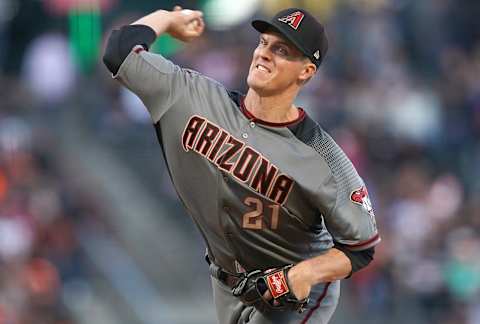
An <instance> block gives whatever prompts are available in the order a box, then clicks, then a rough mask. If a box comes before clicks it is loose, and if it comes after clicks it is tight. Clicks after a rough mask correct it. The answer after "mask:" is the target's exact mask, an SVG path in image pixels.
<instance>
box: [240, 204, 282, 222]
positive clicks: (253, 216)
mask: <svg viewBox="0 0 480 324" xmlns="http://www.w3.org/2000/svg"><path fill="white" fill-rule="evenodd" d="M243 203H244V204H245V205H247V206H248V207H252V208H253V210H251V211H249V212H246V213H245V214H243V220H242V227H243V228H247V229H253V230H260V229H262V228H264V227H265V226H267V224H266V222H265V217H270V228H271V229H272V230H275V229H277V228H278V215H279V212H280V205H277V204H275V203H272V204H267V205H265V204H264V203H263V201H262V200H260V199H258V198H256V197H252V196H249V197H246V198H245V200H244V201H243Z"/></svg>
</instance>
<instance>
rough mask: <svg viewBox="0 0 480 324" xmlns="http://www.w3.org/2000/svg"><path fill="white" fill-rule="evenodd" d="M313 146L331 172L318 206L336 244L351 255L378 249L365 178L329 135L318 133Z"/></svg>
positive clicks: (375, 228) (317, 197) (317, 196)
mask: <svg viewBox="0 0 480 324" xmlns="http://www.w3.org/2000/svg"><path fill="white" fill-rule="evenodd" d="M314 145H316V148H317V150H318V151H319V152H320V153H321V155H322V156H323V157H324V159H325V161H326V163H327V164H328V167H329V169H330V172H331V174H330V177H329V180H328V181H326V182H325V183H323V184H322V185H321V186H319V189H318V192H317V195H316V199H317V201H316V203H317V206H318V208H319V210H320V211H321V213H322V215H323V218H324V222H325V226H326V227H327V230H328V231H329V233H330V234H331V235H332V237H333V240H334V241H335V242H337V243H339V244H341V245H342V246H344V247H345V248H347V249H349V250H352V251H360V250H366V249H369V248H371V247H373V246H375V245H376V244H378V243H379V242H380V236H379V234H378V230H377V226H376V221H375V214H374V211H373V207H372V204H371V201H370V198H369V196H368V191H367V188H366V186H365V183H364V182H363V180H362V178H361V177H360V176H359V175H358V173H357V171H356V170H355V167H354V166H353V164H352V162H351V161H350V160H349V159H348V157H347V156H346V154H345V153H344V152H343V151H342V149H341V148H340V147H339V146H338V145H337V144H336V143H335V141H334V140H333V139H332V138H331V137H330V136H329V135H328V134H327V133H325V132H323V131H319V133H318V134H317V138H316V139H315V144H314Z"/></svg>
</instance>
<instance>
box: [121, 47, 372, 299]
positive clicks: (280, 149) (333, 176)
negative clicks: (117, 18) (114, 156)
mask: <svg viewBox="0 0 480 324" xmlns="http://www.w3.org/2000/svg"><path fill="white" fill-rule="evenodd" d="M115 78H117V79H118V80H120V81H121V82H122V83H123V84H124V85H125V86H126V87H127V88H129V89H130V90H131V91H133V92H134V93H135V94H137V95H138V96H139V97H140V98H141V100H142V101H143V103H144V104H145V106H146V107H147V109H148V111H149V112H150V115H151V117H152V120H153V122H154V124H155V127H156V130H157V134H158V138H159V141H160V144H161V146H162V150H163V153H164V158H165V160H166V163H167V166H168V170H169V173H170V176H171V178H172V181H173V184H174V186H175V188H176V190H177V192H178V196H179V197H180V199H181V200H182V202H183V203H184V205H185V206H186V208H187V210H188V213H189V214H190V215H191V217H192V219H193V220H194V222H195V224H196V225H197V226H198V228H199V230H200V231H201V233H202V235H203V237H204V239H205V242H206V244H207V247H208V251H209V256H210V258H211V259H212V260H214V261H215V263H217V264H218V265H220V266H221V267H223V268H225V269H226V270H228V271H230V272H237V271H241V270H243V269H246V270H247V271H248V270H253V269H265V268H272V267H276V266H282V265H285V264H290V263H298V262H299V261H301V260H304V259H307V258H311V257H314V256H316V255H319V254H322V253H324V252H325V251H327V250H328V249H330V248H331V247H332V246H333V243H334V241H335V242H338V243H341V244H343V245H345V246H347V247H348V248H350V249H352V250H363V249H367V248H370V247H372V246H374V245H376V244H377V243H378V242H379V241H380V238H379V235H378V233H377V228H376V225H375V218H374V214H373V210H372V206H371V203H370V200H369V198H368V192H367V190H366V188H365V185H364V182H363V181H362V179H361V178H360V177H359V175H358V174H357V172H356V171H355V168H354V167H353V165H352V163H351V162H350V160H349V159H348V158H347V157H346V155H345V154H344V152H343V151H342V150H341V149H340V148H339V146H338V145H337V144H336V143H335V142H334V140H333V139H332V138H331V137H330V136H329V135H328V134H327V133H326V132H325V131H324V130H323V129H322V128H321V127H320V126H319V125H318V124H317V123H315V122H314V121H312V120H311V119H310V118H309V117H308V116H307V115H306V114H305V113H304V112H303V111H301V114H300V117H299V119H298V120H297V121H294V122H292V123H286V124H273V123H268V122H265V121H261V120H258V119H256V118H254V117H253V116H251V115H250V114H249V113H248V111H247V110H246V109H245V108H244V106H243V102H242V96H241V95H239V94H237V93H233V92H230V91H228V90H227V89H225V88H224V87H223V86H222V85H221V84H219V83H218V82H216V81H214V80H212V79H210V78H208V77H205V76H204V75H202V74H200V73H198V72H195V71H192V70H188V69H182V68H180V67H179V66H177V65H175V64H173V63H172V62H171V61H169V60H167V59H165V58H164V57H162V56H161V55H158V54H152V53H149V52H148V51H144V50H143V47H141V46H138V47H135V48H134V50H133V51H132V52H131V53H130V54H129V55H128V57H127V58H126V59H125V61H124V62H123V64H122V65H121V67H120V69H119V71H118V73H117V75H115ZM320 290H322V289H320Z"/></svg>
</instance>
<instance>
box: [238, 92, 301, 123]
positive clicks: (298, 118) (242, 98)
mask: <svg viewBox="0 0 480 324" xmlns="http://www.w3.org/2000/svg"><path fill="white" fill-rule="evenodd" d="M240 109H241V111H242V113H243V114H244V115H245V117H247V118H248V119H249V120H251V121H253V122H255V123H257V124H261V125H265V126H269V127H287V126H294V125H296V124H298V123H300V122H301V121H303V120H304V119H305V116H306V114H305V111H304V110H303V109H302V108H300V107H299V108H298V117H297V118H296V119H294V120H291V121H288V122H284V123H273V122H269V121H266V120H263V119H260V118H257V117H255V116H254V115H253V114H252V113H251V112H249V111H248V110H247V108H246V107H245V96H242V97H241V98H240Z"/></svg>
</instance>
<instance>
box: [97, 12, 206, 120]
mask: <svg viewBox="0 0 480 324" xmlns="http://www.w3.org/2000/svg"><path fill="white" fill-rule="evenodd" d="M203 30H204V24H203V21H202V13H201V12H200V11H193V10H179V9H176V10H174V11H165V10H158V11H155V12H153V13H151V14H149V15H147V16H145V17H143V18H141V19H139V20H137V21H135V22H134V23H132V24H131V25H127V26H123V27H121V28H119V29H115V30H113V31H112V33H111V34H110V36H109V38H108V41H107V46H106V50H105V54H104V56H103V61H104V63H105V65H106V66H107V68H108V69H109V70H110V72H112V74H113V77H114V78H115V79H117V80H119V81H120V82H121V83H122V84H123V85H125V86H126V87H127V88H128V89H130V90H131V91H133V92H134V93H135V94H136V95H137V96H139V97H140V99H141V100H142V101H143V103H144V104H145V106H146V107H147V108H148V110H149V112H150V114H151V116H152V119H153V121H154V122H157V121H158V120H159V119H160V117H161V116H162V115H163V114H164V113H165V112H166V111H167V110H168V109H169V108H170V107H171V106H173V105H174V104H175V102H176V101H177V100H178V99H179V98H180V97H181V96H182V95H183V94H184V91H185V89H187V88H188V82H189V77H188V74H187V72H186V71H184V70H182V69H181V68H180V67H179V66H177V65H175V64H173V63H172V62H171V61H169V60H167V59H165V58H164V57H163V56H161V55H158V54H152V53H149V52H148V49H149V47H150V45H151V44H152V43H153V42H154V41H155V39H156V38H157V37H158V36H159V35H161V34H163V33H169V34H170V35H172V36H173V37H175V38H178V39H180V40H182V41H190V40H192V39H194V38H196V37H198V36H200V35H201V34H202V32H203Z"/></svg>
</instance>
